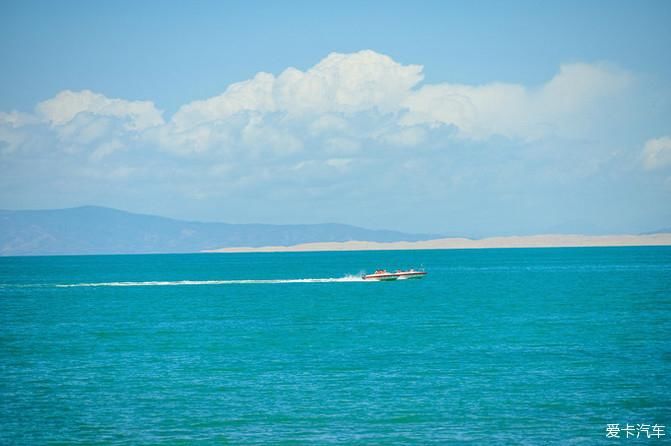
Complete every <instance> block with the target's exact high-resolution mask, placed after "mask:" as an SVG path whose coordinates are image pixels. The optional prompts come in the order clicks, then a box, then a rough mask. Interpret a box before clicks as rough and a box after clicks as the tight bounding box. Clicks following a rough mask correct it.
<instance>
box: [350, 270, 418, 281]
mask: <svg viewBox="0 0 671 446" xmlns="http://www.w3.org/2000/svg"><path fill="white" fill-rule="evenodd" d="M424 276H426V272H425V271H418V270H416V269H408V270H405V271H402V270H400V269H399V270H396V271H395V272H393V273H392V272H389V271H387V270H386V269H378V270H376V271H375V272H374V273H373V274H364V275H363V276H361V278H362V279H363V280H381V281H390V280H405V279H421V278H422V277H424Z"/></svg>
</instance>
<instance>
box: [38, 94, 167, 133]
mask: <svg viewBox="0 0 671 446" xmlns="http://www.w3.org/2000/svg"><path fill="white" fill-rule="evenodd" d="M36 110H37V113H38V115H41V116H43V117H44V118H45V119H46V120H47V121H49V122H50V123H51V124H52V125H54V126H61V125H65V124H67V123H69V122H71V121H72V120H73V119H74V118H75V117H76V116H77V115H79V114H80V113H91V114H93V115H96V116H106V117H114V118H120V119H123V120H124V121H125V126H126V128H127V129H128V130H138V131H139V130H145V129H147V128H149V127H154V126H158V125H162V124H163V123H164V121H163V117H162V115H161V112H160V111H159V110H157V109H156V107H154V103H153V102H150V101H126V100H124V99H110V98H108V97H106V96H104V95H102V94H98V93H93V92H91V91H89V90H83V91H78V92H75V91H70V90H65V91H62V92H60V93H58V94H57V95H56V96H55V97H54V98H52V99H48V100H46V101H44V102H40V103H39V104H38V105H37V107H36Z"/></svg>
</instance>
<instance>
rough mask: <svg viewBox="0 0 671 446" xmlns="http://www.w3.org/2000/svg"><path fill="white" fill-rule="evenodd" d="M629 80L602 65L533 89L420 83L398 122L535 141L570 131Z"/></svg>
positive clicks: (564, 69) (566, 69)
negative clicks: (601, 101) (600, 100)
mask: <svg viewBox="0 0 671 446" xmlns="http://www.w3.org/2000/svg"><path fill="white" fill-rule="evenodd" d="M629 83H630V76H629V75H628V74H627V73H624V72H621V71H618V70H616V69H613V68H610V67H607V66H605V65H601V64H595V65H590V64H569V65H562V66H561V68H560V71H559V73H558V74H557V75H556V76H554V77H553V78H552V79H551V80H550V81H548V82H547V83H545V84H543V85H541V86H540V87H536V88H533V87H525V86H523V85H518V84H505V83H491V84H485V85H479V86H473V85H460V84H448V83H443V84H435V85H425V86H423V87H421V88H420V89H419V90H418V91H416V92H414V93H413V94H412V95H411V96H409V97H408V98H407V99H406V101H405V104H404V105H405V106H406V107H407V109H408V112H407V113H406V114H405V115H404V116H403V117H402V119H401V123H402V124H404V125H421V124H424V125H429V126H436V125H441V124H444V125H452V126H454V127H456V128H457V130H458V133H459V135H460V136H461V137H464V138H470V139H486V138H489V137H491V136H494V135H501V136H505V137H508V138H519V139H523V140H531V139H538V138H541V137H543V136H546V135H547V134H548V133H550V132H562V131H567V130H568V131H570V130H571V129H572V128H574V127H575V123H576V122H579V121H580V119H581V117H582V116H583V114H584V113H585V112H586V111H587V109H588V108H589V107H591V106H592V105H593V104H594V103H595V102H596V101H598V100H599V99H600V98H602V97H604V96H609V95H615V94H617V93H618V92H620V91H622V90H623V89H624V88H625V87H626V86H627V85H628V84H629Z"/></svg>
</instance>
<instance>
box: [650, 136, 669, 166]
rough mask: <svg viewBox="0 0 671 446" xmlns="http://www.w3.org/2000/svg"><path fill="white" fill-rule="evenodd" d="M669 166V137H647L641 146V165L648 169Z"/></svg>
mask: <svg viewBox="0 0 671 446" xmlns="http://www.w3.org/2000/svg"><path fill="white" fill-rule="evenodd" d="M669 166H671V137H669V136H662V137H661V138H655V139H649V140H648V141H646V143H645V145H644V146H643V167H645V168H646V169H648V170H652V169H661V168H664V167H669Z"/></svg>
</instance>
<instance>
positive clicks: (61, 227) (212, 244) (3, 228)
mask: <svg viewBox="0 0 671 446" xmlns="http://www.w3.org/2000/svg"><path fill="white" fill-rule="evenodd" d="M438 237H440V235H436V234H405V233H402V232H397V231H386V230H370V229H364V228H359V227H356V226H350V225H343V224H333V223H327V224H308V225H264V224H228V223H202V222H189V221H180V220H174V219H170V218H164V217H158V216H154V215H143V214H134V213H130V212H124V211H120V210H117V209H110V208H104V207H98V206H83V207H77V208H71V209H56V210H32V211H7V210H0V256H12V255H51V254H136V253H182V252H199V251H203V250H210V249H217V248H227V247H243V246H248V247H260V246H291V245H296V244H300V243H311V242H346V241H350V240H365V241H373V242H396V241H420V240H430V239H434V238H438Z"/></svg>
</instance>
